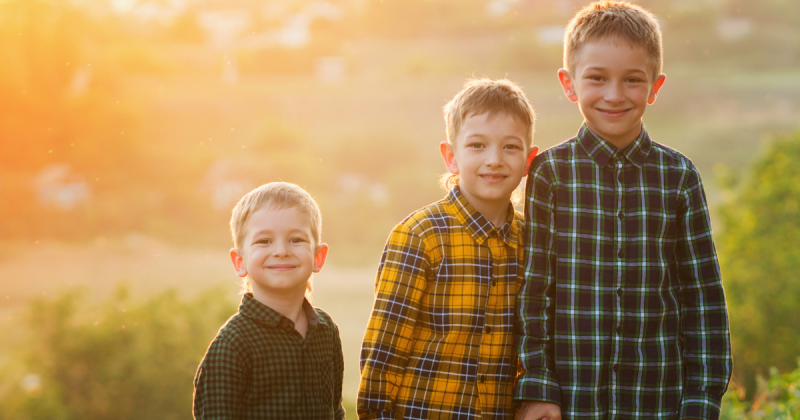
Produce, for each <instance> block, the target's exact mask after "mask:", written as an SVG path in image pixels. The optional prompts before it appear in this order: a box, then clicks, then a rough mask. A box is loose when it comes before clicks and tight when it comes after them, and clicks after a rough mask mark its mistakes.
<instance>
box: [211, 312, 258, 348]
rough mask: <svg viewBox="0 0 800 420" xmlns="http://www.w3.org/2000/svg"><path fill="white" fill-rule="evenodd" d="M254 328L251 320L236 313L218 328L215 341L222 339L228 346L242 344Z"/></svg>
mask: <svg viewBox="0 0 800 420" xmlns="http://www.w3.org/2000/svg"><path fill="white" fill-rule="evenodd" d="M254 327H255V325H254V322H253V320H251V319H248V318H247V317H246V316H244V315H242V313H241V312H236V313H235V314H233V316H231V317H230V318H228V320H227V321H225V323H224V324H222V326H221V327H220V328H219V331H217V337H216V339H223V340H225V341H226V342H228V343H230V344H244V342H245V341H247V340H246V338H247V336H248V335H249V334H251V333H252V330H253V328H254Z"/></svg>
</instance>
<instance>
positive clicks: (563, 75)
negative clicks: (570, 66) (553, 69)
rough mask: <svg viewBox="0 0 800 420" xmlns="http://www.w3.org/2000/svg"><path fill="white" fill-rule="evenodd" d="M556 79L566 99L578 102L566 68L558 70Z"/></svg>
mask: <svg viewBox="0 0 800 420" xmlns="http://www.w3.org/2000/svg"><path fill="white" fill-rule="evenodd" d="M558 81H559V82H561V88H562V89H564V95H567V99H569V100H570V101H571V102H578V95H577V94H576V93H575V89H574V88H573V87H572V79H570V77H569V72H568V71H567V70H566V69H559V70H558Z"/></svg>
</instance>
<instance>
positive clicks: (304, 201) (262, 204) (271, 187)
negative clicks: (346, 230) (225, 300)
mask: <svg viewBox="0 0 800 420" xmlns="http://www.w3.org/2000/svg"><path fill="white" fill-rule="evenodd" d="M264 208H269V209H274V210H281V209H288V208H297V209H299V210H300V211H302V212H303V213H305V214H306V215H308V220H309V222H310V223H311V234H312V235H313V237H314V245H315V246H316V245H319V244H320V243H321V242H322V214H321V213H320V211H319V206H318V205H317V202H316V201H314V198H312V197H311V194H309V193H308V192H306V190H304V189H302V188H300V187H298V186H297V185H295V184H291V183H289V182H270V183H268V184H264V185H262V186H260V187H258V188H255V189H254V190H252V191H250V192H249V193H247V194H245V195H244V197H242V198H241V200H239V202H238V203H236V206H235V207H234V208H233V211H231V236H233V247H234V248H236V250H237V251H238V252H239V254H240V255H241V253H242V251H243V249H242V245H243V243H244V239H245V236H247V222H248V221H249V220H250V216H251V215H252V214H253V213H255V212H257V211H258V210H261V209H264ZM242 289H243V291H244V292H245V293H249V292H252V291H253V289H252V286H251V284H250V279H249V278H245V280H244V282H243V284H242ZM310 291H311V282H309V283H308V292H310Z"/></svg>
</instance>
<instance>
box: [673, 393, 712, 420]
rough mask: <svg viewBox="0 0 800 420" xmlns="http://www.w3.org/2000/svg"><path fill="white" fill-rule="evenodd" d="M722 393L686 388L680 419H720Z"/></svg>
mask: <svg viewBox="0 0 800 420" xmlns="http://www.w3.org/2000/svg"><path fill="white" fill-rule="evenodd" d="M721 402H722V396H721V395H713V394H709V393H708V392H702V391H692V390H688V389H687V390H685V391H684V393H683V401H681V411H680V416H679V417H678V418H680V419H702V420H718V419H719V411H720V404H721Z"/></svg>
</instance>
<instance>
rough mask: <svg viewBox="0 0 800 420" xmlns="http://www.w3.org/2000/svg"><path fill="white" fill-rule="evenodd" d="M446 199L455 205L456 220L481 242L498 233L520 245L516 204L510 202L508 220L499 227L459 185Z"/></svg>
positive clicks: (513, 245)
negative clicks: (468, 197)
mask: <svg viewBox="0 0 800 420" xmlns="http://www.w3.org/2000/svg"><path fill="white" fill-rule="evenodd" d="M445 201H446V202H447V204H449V205H450V206H452V207H453V210H454V213H455V217H456V220H458V221H459V223H461V225H462V226H463V227H464V229H465V230H466V231H467V232H468V233H469V234H470V236H472V237H473V238H474V239H475V241H477V242H478V243H479V244H483V243H484V241H486V240H487V239H488V238H489V237H491V236H492V235H497V236H499V237H500V239H502V240H503V241H504V242H506V243H507V244H509V245H510V246H512V247H514V248H516V247H517V246H518V245H519V226H517V223H516V218H515V213H514V206H513V205H511V202H509V203H508V215H507V216H506V222H505V223H504V224H503V226H500V227H499V228H497V227H495V226H494V225H493V224H492V222H490V221H489V219H487V218H486V217H484V216H483V214H481V212H479V211H478V210H475V207H473V206H472V204H470V203H469V201H467V198H466V197H464V194H462V193H461V189H460V188H459V187H458V186H456V187H454V188H453V189H452V190H450V193H448V194H447V197H446V198H445Z"/></svg>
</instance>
